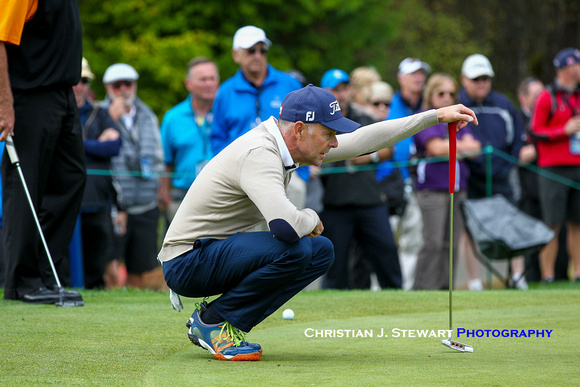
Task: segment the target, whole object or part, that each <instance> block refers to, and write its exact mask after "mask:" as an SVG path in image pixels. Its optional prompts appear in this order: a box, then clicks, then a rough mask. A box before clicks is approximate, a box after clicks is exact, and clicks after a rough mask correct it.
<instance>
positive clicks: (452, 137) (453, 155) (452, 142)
mask: <svg viewBox="0 0 580 387" xmlns="http://www.w3.org/2000/svg"><path fill="white" fill-rule="evenodd" d="M447 126H448V128H449V193H454V192H455V165H456V164H457V129H456V128H457V123H456V122H450V123H449V124H448V125H447Z"/></svg>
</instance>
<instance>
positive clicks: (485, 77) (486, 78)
mask: <svg viewBox="0 0 580 387" xmlns="http://www.w3.org/2000/svg"><path fill="white" fill-rule="evenodd" d="M472 81H473V82H489V81H491V77H490V76H487V75H482V76H481V77H477V78H474V79H472Z"/></svg>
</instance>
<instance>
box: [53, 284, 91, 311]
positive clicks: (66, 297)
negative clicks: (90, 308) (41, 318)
mask: <svg viewBox="0 0 580 387" xmlns="http://www.w3.org/2000/svg"><path fill="white" fill-rule="evenodd" d="M54 305H56V306H63V307H73V306H84V305H85V303H84V302H83V298H82V296H81V294H80V293H79V292H74V291H66V290H65V289H64V288H63V287H60V288H59V289H58V301H57V302H56V303H55V304H54Z"/></svg>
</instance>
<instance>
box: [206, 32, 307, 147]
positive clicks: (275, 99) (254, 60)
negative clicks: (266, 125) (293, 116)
mask: <svg viewBox="0 0 580 387" xmlns="http://www.w3.org/2000/svg"><path fill="white" fill-rule="evenodd" d="M271 44H272V42H270V40H269V39H268V38H266V34H265V33H264V31H263V30H262V29H260V28H258V27H254V26H245V27H242V28H240V29H239V30H238V31H237V32H236V34H235V35H234V44H233V49H232V57H233V58H234V62H236V63H237V64H238V65H239V66H240V68H239V69H238V71H237V72H236V74H235V75H234V76H233V77H231V78H229V79H227V80H226V81H225V82H224V83H223V84H222V85H221V86H220V89H219V91H218V94H217V96H216V99H215V101H214V107H213V111H214V122H213V126H212V130H211V142H212V149H213V151H214V154H218V153H219V152H220V151H221V150H222V149H224V148H225V147H226V146H227V145H228V144H229V143H231V142H232V141H233V140H235V139H236V138H238V137H240V136H241V135H242V134H244V133H246V132H248V131H249V130H250V129H253V128H255V127H256V126H258V125H259V124H260V123H261V122H262V121H266V120H267V119H268V118H269V117H270V116H277V115H278V111H279V110H280V105H281V103H282V100H283V99H284V97H286V94H288V93H289V92H291V91H294V90H298V89H300V88H301V87H302V85H300V82H298V81H297V80H296V79H295V78H293V77H292V76H290V75H288V74H286V73H284V72H282V71H279V70H276V69H275V68H274V67H272V66H271V65H270V64H268V55H267V54H268V49H269V48H270V46H271Z"/></svg>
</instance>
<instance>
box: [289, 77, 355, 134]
mask: <svg viewBox="0 0 580 387" xmlns="http://www.w3.org/2000/svg"><path fill="white" fill-rule="evenodd" d="M280 119H281V120H286V121H290V122H297V121H302V122H304V123H320V124H322V125H324V126H326V127H329V128H330V129H333V130H336V131H337V132H341V133H350V132H354V131H355V130H356V129H358V128H359V127H360V124H358V123H356V122H354V121H352V120H349V119H348V118H345V117H343V116H342V112H341V111H340V105H339V104H338V101H337V100H336V98H335V97H334V95H332V93H331V92H329V91H328V90H325V89H321V88H320V87H316V86H313V85H312V84H309V85H308V86H305V87H303V88H302V89H298V90H295V91H293V92H291V93H288V95H287V96H286V98H284V101H282V105H281V106H280Z"/></svg>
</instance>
